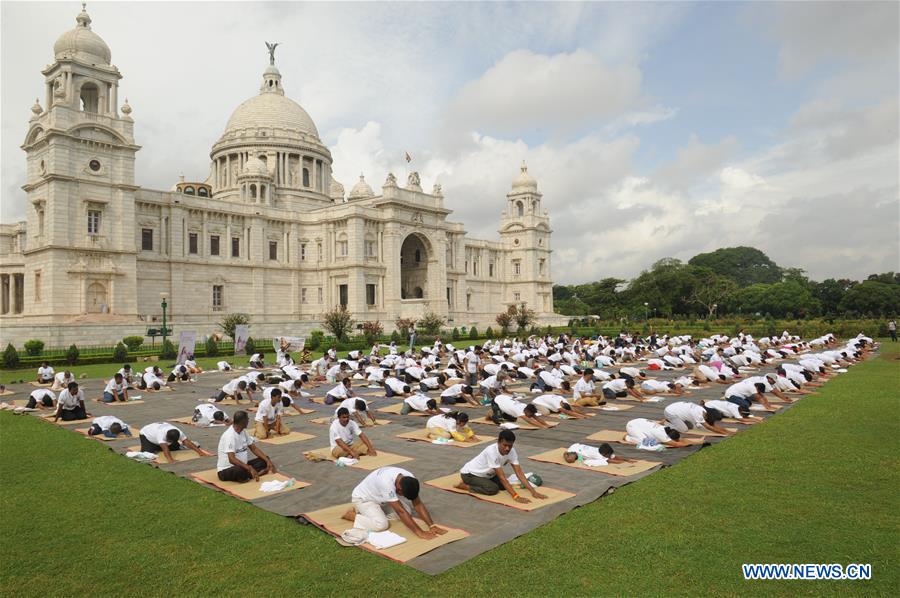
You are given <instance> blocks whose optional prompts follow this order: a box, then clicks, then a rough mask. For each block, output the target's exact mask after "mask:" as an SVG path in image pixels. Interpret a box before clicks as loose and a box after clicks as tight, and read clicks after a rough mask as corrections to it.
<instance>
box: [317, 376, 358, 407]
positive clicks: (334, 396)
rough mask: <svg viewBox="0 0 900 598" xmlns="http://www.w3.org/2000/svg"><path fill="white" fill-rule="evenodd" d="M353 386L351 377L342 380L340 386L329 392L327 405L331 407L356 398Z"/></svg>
mask: <svg viewBox="0 0 900 598" xmlns="http://www.w3.org/2000/svg"><path fill="white" fill-rule="evenodd" d="M352 386H353V380H352V379H351V378H349V377H347V378H344V379H343V380H341V382H340V384H338V385H337V386H335V387H334V388H332V389H331V390H329V391H328V393H327V394H326V395H325V404H326V405H331V404H333V403H338V402H340V401H343V400H344V399H350V398H353V397H355V396H356V393H355V392H353V389H352V388H351V387H352Z"/></svg>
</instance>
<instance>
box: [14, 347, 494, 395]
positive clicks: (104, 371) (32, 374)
mask: <svg viewBox="0 0 900 598" xmlns="http://www.w3.org/2000/svg"><path fill="white" fill-rule="evenodd" d="M486 340H488V339H486V338H482V339H477V340H469V339H462V340H458V341H447V342H449V343H450V344H452V345H453V346H454V347H468V346H469V345H473V344H474V345H480V344H482V343H484V342H485V341H486ZM417 346H418V345H417ZM399 347H400V348H401V349H403V350H406V349H408V348H409V345H408V344H405V345H399ZM261 349H262V348H261ZM326 349H327V347H325V348H322V349H319V350H316V351H310V354H311V355H312V358H313V359H318V358H319V357H321V356H322V355H323V354H324V352H325V350H326ZM262 350H263V351H265V353H266V361H268V362H270V363H271V362H273V361H274V360H275V351H273V350H272V349H271V348H269V347H267V348H265V349H262ZM382 354H384V352H382ZM292 355H293V356H294V357H295V358H296V357H297V354H296V353H293V354H292ZM338 356H341V357H346V356H347V351H338ZM220 361H227V362H228V363H230V364H232V365H236V366H238V367H243V366H246V365H247V356H246V355H219V356H218V357H199V358H197V365H199V366H200V367H201V368H203V369H204V370H214V369H216V364H217V363H218V362H220ZM156 363H157V365H159V366H160V367H161V368H162V370H163V371H164V372H165V373H166V374H168V373H169V372H170V371H171V368H170V367H169V366H171V365H172V364H173V363H175V360H174V359H160V360H159V361H158V362H156ZM149 365H150V362H144V361H136V362H131V367H132V368H133V369H134V370H135V371H138V370H143V369H144V368H145V367H147V366H149ZM120 367H122V364H121V363H119V362H109V363H93V364H90V365H75V366H71V367H66V366H61V365H57V366H53V369H55V370H56V371H57V372H61V371H63V370H69V371H70V372H74V373H75V377H76V378H78V377H79V376H81V375H82V374H84V375H86V376H87V377H88V378H109V377H111V376H112V374H114V373H115V372H117V371H119V368H120ZM35 378H37V366H35V367H27V368H17V369H15V370H4V369H0V383H2V384H11V381H12V380H29V381H30V380H33V379H35Z"/></svg>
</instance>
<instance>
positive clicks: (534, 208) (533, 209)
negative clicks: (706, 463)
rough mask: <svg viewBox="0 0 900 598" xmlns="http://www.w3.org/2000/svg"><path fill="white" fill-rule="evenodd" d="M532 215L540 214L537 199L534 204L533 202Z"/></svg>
mask: <svg viewBox="0 0 900 598" xmlns="http://www.w3.org/2000/svg"><path fill="white" fill-rule="evenodd" d="M531 213H532V214H537V213H538V207H537V200H536V199H535V200H534V201H533V202H531Z"/></svg>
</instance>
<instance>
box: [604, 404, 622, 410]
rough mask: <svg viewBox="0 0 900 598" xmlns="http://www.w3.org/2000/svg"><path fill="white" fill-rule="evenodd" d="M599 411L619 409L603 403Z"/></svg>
mask: <svg viewBox="0 0 900 598" xmlns="http://www.w3.org/2000/svg"><path fill="white" fill-rule="evenodd" d="M600 411H620V409H619V408H618V407H616V406H615V405H604V406H603V407H601V408H600Z"/></svg>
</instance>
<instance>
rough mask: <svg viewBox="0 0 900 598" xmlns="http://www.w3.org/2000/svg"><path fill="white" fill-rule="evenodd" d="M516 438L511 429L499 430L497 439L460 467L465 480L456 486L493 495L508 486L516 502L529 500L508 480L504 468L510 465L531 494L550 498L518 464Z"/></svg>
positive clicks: (528, 501) (539, 497)
mask: <svg viewBox="0 0 900 598" xmlns="http://www.w3.org/2000/svg"><path fill="white" fill-rule="evenodd" d="M515 442H516V435H515V434H513V433H512V431H511V430H500V435H499V436H498V437H497V442H496V443H494V444H492V445H490V446H489V447H487V448H486V449H484V450H483V451H481V453H479V454H478V456H477V457H475V458H474V459H472V460H471V461H469V462H468V463H466V464H465V465H463V466H462V469H460V470H459V476H460V478H461V479H462V481H461V482H460V483H459V484H457V485H456V488H458V489H460V490H464V491H466V492H474V493H475V494H485V495H487V496H494V495H495V494H497V493H498V492H500V490H505V491H506V492H508V493H509V495H510V496H511V497H512V498H513V500H515V501H516V502H518V503H530V502H531V500H529V499H527V498H525V497H524V496H519V493H518V492H516V491H515V490H514V489H513V487H512V485H511V484H510V483H509V480H508V479H507V477H506V473H505V472H504V471H503V468H504V467H505V466H506V465H510V466H512V470H513V472H515V474H516V477H518V478H519V481H520V482H521V483H522V485H523V486H525V489H526V490H528V491H529V492H530V493H531V496H532V497H534V498H537V499H542V498H547V497H546V496H544V495H543V494H541V493H540V492H538V491H537V490H535V489H534V487H533V486H532V485H531V483H530V482H529V481H528V478H526V477H525V472H524V471H522V468H521V467H520V466H519V456H518V454H516V449H514V448H513V444H515Z"/></svg>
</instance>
